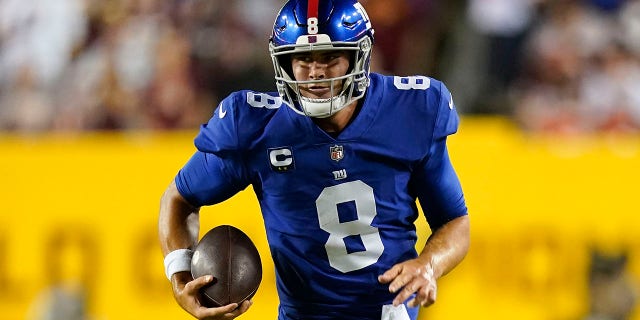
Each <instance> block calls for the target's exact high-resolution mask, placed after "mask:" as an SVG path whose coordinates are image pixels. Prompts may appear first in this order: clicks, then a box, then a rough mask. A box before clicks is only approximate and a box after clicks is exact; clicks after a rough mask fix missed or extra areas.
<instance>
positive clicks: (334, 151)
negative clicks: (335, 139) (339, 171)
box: [329, 145, 344, 161]
mask: <svg viewBox="0 0 640 320" xmlns="http://www.w3.org/2000/svg"><path fill="white" fill-rule="evenodd" d="M329 153H330V154H331V160H335V161H340V160H342V158H344V148H342V146H339V145H335V146H333V147H330V148H329Z"/></svg>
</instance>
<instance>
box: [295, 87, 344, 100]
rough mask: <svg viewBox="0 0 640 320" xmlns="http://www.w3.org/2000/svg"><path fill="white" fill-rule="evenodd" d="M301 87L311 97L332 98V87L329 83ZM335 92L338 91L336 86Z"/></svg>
mask: <svg viewBox="0 0 640 320" xmlns="http://www.w3.org/2000/svg"><path fill="white" fill-rule="evenodd" d="M300 89H301V90H302V92H304V93H306V95H307V96H309V97H310V98H317V99H321V98H331V87H330V86H328V85H311V86H307V87H302V88H300ZM334 92H337V91H336V89H335V88H334Z"/></svg>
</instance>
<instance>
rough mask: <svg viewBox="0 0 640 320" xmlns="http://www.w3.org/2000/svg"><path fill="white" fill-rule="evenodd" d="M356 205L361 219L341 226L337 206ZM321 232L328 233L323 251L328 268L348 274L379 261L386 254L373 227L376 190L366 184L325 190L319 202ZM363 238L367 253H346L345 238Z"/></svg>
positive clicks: (349, 184) (351, 183)
mask: <svg viewBox="0 0 640 320" xmlns="http://www.w3.org/2000/svg"><path fill="white" fill-rule="evenodd" d="M345 202H354V203H355V207H356V214H357V216H358V218H357V219H356V220H353V221H347V222H340V219H339V217H338V204H340V203H345ZM316 208H317V210H318V220H319V222H320V228H321V229H322V230H324V231H326V232H328V233H329V239H327V242H326V243H325V245H324V247H325V249H326V250H327V257H328V258H329V265H331V267H333V268H335V269H337V270H339V271H341V272H343V273H346V272H349V271H354V270H359V269H362V268H364V267H367V266H370V265H372V264H374V263H376V262H377V261H378V259H379V258H380V256H381V255H382V251H384V245H383V244H382V239H381V238H380V233H379V232H378V228H376V227H374V226H372V225H371V223H372V222H373V218H375V216H376V215H377V211H376V200H375V197H374V194H373V188H371V187H370V186H368V185H367V184H365V183H364V182H362V181H360V180H357V181H350V182H345V183H342V184H339V185H335V186H331V187H327V188H324V190H322V192H321V193H320V195H319V196H318V199H316ZM354 235H358V236H360V239H361V240H362V243H363V244H364V247H365V250H364V251H358V252H352V253H349V252H347V246H346V244H345V242H344V238H346V237H348V236H354Z"/></svg>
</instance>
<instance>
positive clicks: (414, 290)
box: [379, 86, 469, 306]
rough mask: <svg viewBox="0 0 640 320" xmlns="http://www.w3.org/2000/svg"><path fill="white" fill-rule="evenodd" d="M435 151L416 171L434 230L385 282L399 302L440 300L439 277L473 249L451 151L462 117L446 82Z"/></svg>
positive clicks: (383, 277) (417, 184) (415, 182)
mask: <svg viewBox="0 0 640 320" xmlns="http://www.w3.org/2000/svg"><path fill="white" fill-rule="evenodd" d="M434 118H435V119H437V120H436V124H435V128H434V132H433V141H432V143H431V145H430V149H429V156H428V157H427V158H425V160H426V161H425V162H424V163H422V165H421V166H419V168H418V169H417V170H416V171H415V172H414V177H413V188H414V189H415V190H416V192H417V195H418V199H419V200H420V204H421V206H422V209H423V211H424V213H425V216H426V218H427V221H428V222H429V226H430V227H431V230H432V234H431V236H430V237H429V239H428V240H427V242H426V244H425V246H424V248H423V250H422V251H421V253H420V255H419V256H418V257H417V258H415V259H412V260H409V261H405V262H401V263H399V264H396V265H395V266H393V267H392V268H391V269H389V270H388V271H387V272H385V273H384V274H382V275H381V276H380V278H379V281H380V282H382V283H388V284H389V290H390V291H391V292H394V293H397V295H396V298H395V299H394V302H393V303H394V304H396V305H398V304H400V303H402V302H404V301H405V300H407V299H409V298H410V297H411V296H412V295H413V294H416V295H415V298H414V299H412V300H410V301H409V302H408V305H409V306H417V305H422V306H428V305H431V304H433V303H434V302H435V300H436V294H437V280H438V279H439V278H440V277H442V276H444V275H445V274H447V273H448V272H450V271H451V270H453V268H455V267H456V266H457V265H458V264H459V263H460V262H461V261H462V260H463V259H464V257H465V255H466V254H467V251H468V249H469V217H468V215H467V207H466V204H465V200H464V195H463V192H462V187H461V185H460V181H459V179H458V176H457V174H456V172H455V170H454V168H453V165H452V164H451V161H450V159H449V154H448V151H447V146H446V140H447V136H448V135H450V134H453V133H454V132H455V131H456V130H457V126H458V117H457V114H456V112H455V108H454V106H453V100H452V98H451V94H450V93H449V92H448V90H446V87H444V86H442V87H441V91H440V104H439V115H438V116H436V117H434Z"/></svg>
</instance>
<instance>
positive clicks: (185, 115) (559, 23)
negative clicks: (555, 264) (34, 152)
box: [0, 0, 640, 132]
mask: <svg viewBox="0 0 640 320" xmlns="http://www.w3.org/2000/svg"><path fill="white" fill-rule="evenodd" d="M361 2H362V3H363V5H364V6H365V8H366V9H367V11H368V13H369V15H370V16H371V19H372V21H373V23H374V28H375V30H376V43H375V49H374V50H375V51H374V56H373V63H372V69H373V70H374V71H378V72H382V73H387V74H398V75H413V74H425V75H429V76H433V77H436V78H439V79H442V80H444V81H445V82H446V83H447V85H448V86H449V87H450V89H451V91H452V92H454V98H455V100H456V105H457V106H458V108H459V109H460V111H461V113H463V114H478V113H482V114H486V113H488V114H500V115H505V116H509V117H512V118H513V119H514V120H515V121H517V122H518V123H519V124H520V125H521V126H522V127H523V128H524V129H526V130H532V131H554V132H585V131H586V132H592V131H600V130H616V131H625V132H627V131H636V130H638V129H640V0H466V1H465V0H451V1H444V0H399V1H388V0H362V1H361ZM282 3H283V0H234V1H214V0H163V1H161V0H45V1H43V0H0V131H19V132H40V131H81V130H128V129H132V130H133V129H143V130H146V129H160V130H166V129H182V128H189V129H193V128H195V127H197V126H198V125H199V124H200V123H202V122H205V121H206V120H207V119H208V118H209V116H210V114H211V112H212V111H213V109H214V108H215V106H216V105H217V103H218V102H219V101H220V99H222V98H224V97H225V96H226V95H228V94H229V93H230V92H232V91H235V90H238V89H254V90H259V91H273V90H274V89H275V86H274V81H273V67H272V65H271V59H270V57H269V55H268V49H267V41H268V37H269V34H270V29H271V26H272V23H273V19H274V16H275V12H276V10H277V8H279V7H280V5H281V4H282Z"/></svg>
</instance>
